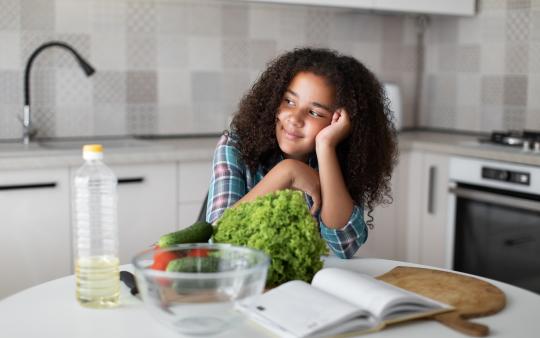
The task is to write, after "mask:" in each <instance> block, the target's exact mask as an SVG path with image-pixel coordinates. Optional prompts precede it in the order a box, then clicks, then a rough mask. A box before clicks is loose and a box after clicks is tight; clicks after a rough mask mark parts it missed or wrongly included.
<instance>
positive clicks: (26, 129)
mask: <svg viewBox="0 0 540 338" xmlns="http://www.w3.org/2000/svg"><path fill="white" fill-rule="evenodd" d="M49 47H62V48H64V49H67V50H68V51H70V52H71V53H72V54H73V56H75V59H76V60H77V63H78V64H79V65H80V66H81V68H82V69H83V71H84V73H85V74H86V76H91V75H92V74H94V73H95V71H96V70H95V69H94V68H93V67H92V66H91V65H90V64H89V63H88V62H86V60H84V59H83V58H82V56H80V55H79V53H77V51H76V50H75V49H74V48H73V47H71V46H70V45H68V44H66V43H64V42H60V41H51V42H47V43H44V44H42V45H41V46H39V47H38V48H37V49H36V50H35V51H34V52H32V54H31V55H30V57H29V58H28V61H27V62H26V67H25V69H24V108H23V116H22V119H20V120H21V122H22V126H23V135H22V142H23V143H24V144H29V143H30V140H31V139H32V138H33V137H34V136H35V135H36V134H37V129H36V128H34V127H33V126H32V110H31V109H30V69H31V68H32V63H33V62H34V59H35V58H36V56H38V54H39V53H41V52H42V51H43V50H44V49H46V48H49Z"/></svg>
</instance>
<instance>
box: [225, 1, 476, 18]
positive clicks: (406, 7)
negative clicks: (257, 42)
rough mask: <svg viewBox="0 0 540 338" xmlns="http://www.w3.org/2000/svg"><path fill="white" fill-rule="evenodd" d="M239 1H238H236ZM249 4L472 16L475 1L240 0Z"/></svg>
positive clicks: (474, 9) (474, 11)
mask: <svg viewBox="0 0 540 338" xmlns="http://www.w3.org/2000/svg"><path fill="white" fill-rule="evenodd" d="M234 1H238V0H234ZM240 1H249V2H264V3H282V4H293V5H313V6H329V7H343V8H355V9H365V10H372V11H380V12H396V13H416V14H435V15H459V16H472V15H475V13H476V1H475V0H409V1H404V0H240Z"/></svg>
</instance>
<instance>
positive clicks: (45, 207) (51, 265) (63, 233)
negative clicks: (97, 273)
mask: <svg viewBox="0 0 540 338" xmlns="http://www.w3.org/2000/svg"><path fill="white" fill-rule="evenodd" d="M69 191H70V180H69V170H68V169H67V168H58V169H47V170H38V169H36V170H16V171H15V170H14V171H10V170H5V171H0V219H1V222H0V224H1V227H2V236H0V266H1V267H2V271H3V272H2V278H1V282H0V299H1V298H3V297H5V296H7V295H10V294H12V293H15V292H17V291H20V290H23V289H25V288H28V287H30V286H33V285H36V284H39V283H43V282H46V281H49V280H52V279H55V278H59V277H62V276H66V275H68V274H70V273H71V271H72V265H73V264H72V258H71V257H72V255H71V252H72V251H71V242H72V241H71V230H70V205H71V204H70V198H69Z"/></svg>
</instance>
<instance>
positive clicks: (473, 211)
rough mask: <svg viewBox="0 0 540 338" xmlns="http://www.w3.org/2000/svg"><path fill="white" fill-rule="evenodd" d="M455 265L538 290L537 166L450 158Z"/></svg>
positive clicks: (539, 179)
mask: <svg viewBox="0 0 540 338" xmlns="http://www.w3.org/2000/svg"><path fill="white" fill-rule="evenodd" d="M449 179H450V183H449V192H450V196H449V197H450V198H449V214H448V215H449V220H448V222H449V229H450V230H449V231H450V232H451V234H449V235H450V236H449V238H450V239H451V240H450V241H451V243H449V246H448V247H449V248H450V251H451V252H449V253H448V254H449V255H448V257H449V258H450V260H451V262H449V263H450V265H451V266H452V267H453V269H454V270H457V271H462V272H466V273H471V274H475V275H479V276H484V277H488V278H492V279H495V280H499V281H503V282H506V283H509V284H512V285H516V286H519V287H522V288H525V289H528V290H531V291H534V292H537V293H540V167H534V166H526V165H519V164H512V163H506V162H498V161H487V160H479V159H473V158H465V157H454V158H451V159H450V168H449Z"/></svg>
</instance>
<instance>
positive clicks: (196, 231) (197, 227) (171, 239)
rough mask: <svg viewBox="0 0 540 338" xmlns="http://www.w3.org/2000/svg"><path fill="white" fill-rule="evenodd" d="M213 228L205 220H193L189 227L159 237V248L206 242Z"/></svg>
mask: <svg viewBox="0 0 540 338" xmlns="http://www.w3.org/2000/svg"><path fill="white" fill-rule="evenodd" d="M213 232H214V228H213V227H212V224H209V223H206V222H195V223H193V224H192V225H190V226H189V227H187V228H185V229H182V230H178V231H175V232H171V233H170V234H166V235H163V236H161V237H160V238H159V242H158V245H159V247H160V248H166V247H168V246H171V245H175V244H183V243H206V242H208V240H209V239H210V237H212V234H213Z"/></svg>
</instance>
